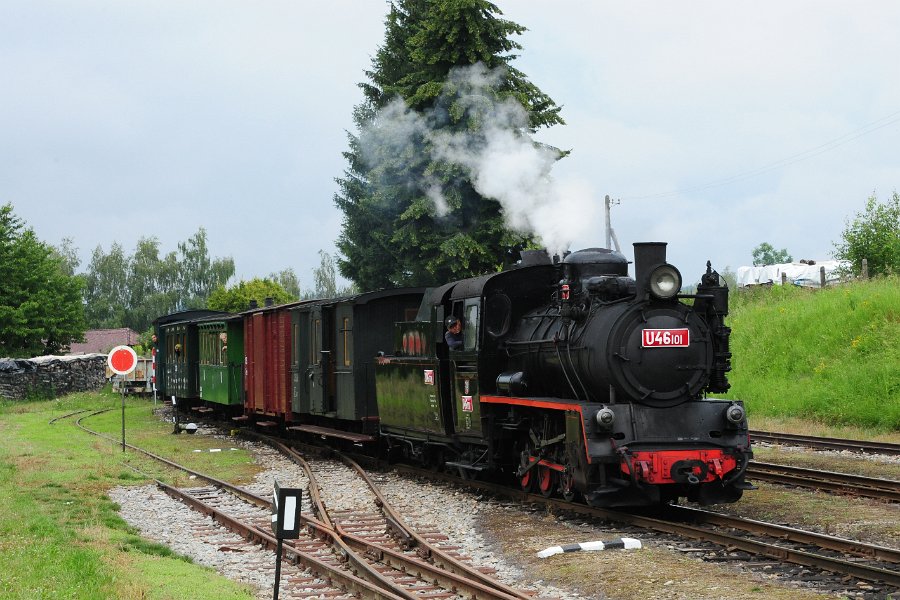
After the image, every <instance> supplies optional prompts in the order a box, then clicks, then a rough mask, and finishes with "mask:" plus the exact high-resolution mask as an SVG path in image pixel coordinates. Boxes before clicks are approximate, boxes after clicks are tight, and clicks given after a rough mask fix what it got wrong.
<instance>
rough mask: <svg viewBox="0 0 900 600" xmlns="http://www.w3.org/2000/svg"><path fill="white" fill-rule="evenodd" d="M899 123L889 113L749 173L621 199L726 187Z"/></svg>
mask: <svg viewBox="0 0 900 600" xmlns="http://www.w3.org/2000/svg"><path fill="white" fill-rule="evenodd" d="M898 121H900V111H897V112H894V113H891V114H889V115H887V116H886V117H882V118H880V119H878V120H876V121H872V122H871V123H869V124H867V125H863V126H862V127H860V128H858V129H854V130H853V131H851V132H849V133H845V134H844V135H842V136H840V137H836V138H834V139H832V140H829V141H827V142H825V143H824V144H820V145H818V146H816V147H815V148H810V149H809V150H804V151H803V152H798V153H797V154H792V155H791V156H787V157H785V158H782V159H780V160H777V161H775V162H772V163H769V164H767V165H764V166H762V167H759V168H756V169H751V170H749V171H744V172H742V173H738V174H736V175H732V176H730V177H726V178H724V179H718V180H715V181H711V182H709V183H705V184H702V185H696V186H691V187H687V188H682V189H678V190H671V191H668V192H660V193H658V194H647V195H644V196H626V197H624V198H623V199H625V200H648V199H653V198H666V197H669V196H677V195H680V194H685V193H688V192H698V191H702V190H707V189H710V188H714V187H719V186H723V185H728V184H730V183H735V182H737V181H742V180H744V179H750V178H753V177H757V176H759V175H762V174H764V173H768V172H769V171H774V170H777V169H781V168H784V167H787V166H788V165H792V164H794V163H798V162H801V161H804V160H808V159H810V158H813V157H815V156H818V155H820V154H824V153H825V152H828V151H830V150H834V149H835V148H837V147H839V146H843V145H844V144H847V143H849V142H852V141H853V140H855V139H858V138H861V137H863V136H864V135H868V134H870V133H872V132H875V131H878V130H879V129H883V128H885V127H887V126H889V125H893V124H894V123H897V122H898Z"/></svg>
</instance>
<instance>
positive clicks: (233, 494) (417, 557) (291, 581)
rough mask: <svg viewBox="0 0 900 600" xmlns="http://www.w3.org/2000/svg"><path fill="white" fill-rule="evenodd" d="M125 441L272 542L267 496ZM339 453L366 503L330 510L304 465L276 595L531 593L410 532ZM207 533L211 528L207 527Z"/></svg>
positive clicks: (195, 499) (252, 537) (491, 597)
mask: <svg viewBox="0 0 900 600" xmlns="http://www.w3.org/2000/svg"><path fill="white" fill-rule="evenodd" d="M94 414H98V413H91V414H90V415H86V416H85V417H82V418H80V419H78V420H77V421H76V424H77V425H78V426H79V427H81V428H82V429H84V430H85V431H87V432H89V433H91V434H94V435H98V436H100V437H103V438H106V439H109V440H110V441H111V442H114V443H118V441H117V440H115V439H113V438H112V437H110V436H107V435H104V434H101V433H99V432H96V431H93V430H91V429H89V428H87V427H86V426H85V425H84V424H83V423H82V420H83V419H84V418H87V417H89V416H93V415H94ZM127 447H128V448H130V449H132V450H134V451H137V452H140V453H142V454H144V455H146V456H148V457H151V458H153V459H154V460H157V461H160V462H161V463H163V464H166V465H168V466H169V467H171V468H174V469H178V470H181V471H184V472H186V473H189V474H191V475H192V476H193V477H195V478H198V479H200V480H202V481H203V482H204V484H203V485H201V486H194V487H190V488H176V487H173V486H170V485H167V484H165V483H163V482H161V481H157V482H156V484H157V486H158V488H159V489H161V490H163V491H165V492H166V493H167V494H169V495H170V496H172V497H173V498H176V499H178V500H179V501H181V502H184V503H185V504H187V505H188V506H190V507H192V508H193V509H194V510H196V511H199V512H200V513H202V514H204V515H207V516H209V517H211V518H212V519H213V520H214V521H216V522H217V523H219V524H220V525H222V526H223V527H226V528H227V529H229V530H231V531H233V532H235V533H237V534H239V535H240V536H241V537H242V538H244V539H245V540H248V541H251V542H253V543H255V544H258V545H261V546H262V547H264V548H266V549H268V550H274V549H275V547H276V544H277V540H276V539H275V537H274V536H273V535H272V534H271V532H270V525H271V502H270V501H269V500H268V499H266V498H262V497H260V496H258V495H256V494H253V493H251V492H249V491H247V490H245V489H243V488H240V487H237V486H233V485H231V484H229V483H228V482H225V481H221V480H218V479H216V478H213V477H210V476H208V475H205V474H202V473H199V472H196V471H193V470H191V469H189V468H186V467H184V466H182V465H179V464H177V463H175V462H173V461H170V460H168V459H166V458H164V457H161V456H157V455H155V454H153V453H151V452H148V451H146V450H143V449H141V448H138V447H136V446H133V445H130V444H127ZM283 451H284V452H285V453H286V454H287V455H288V456H289V458H291V459H292V460H294V461H295V462H297V464H300V465H301V466H304V464H305V463H306V461H305V460H304V459H303V458H302V457H301V456H299V455H298V454H297V453H296V452H294V451H293V450H291V449H290V448H288V447H286V446H284V447H283ZM345 460H347V462H348V464H350V465H351V468H352V469H353V470H354V471H356V472H357V473H358V474H359V476H360V477H361V478H363V480H364V481H366V485H367V486H369V487H370V489H371V490H372V506H373V509H372V510H362V511H360V510H351V511H335V510H333V509H330V508H329V507H328V506H327V505H326V503H325V502H324V501H323V500H322V498H321V494H320V489H319V487H320V486H319V484H318V483H317V480H316V476H315V474H314V471H313V469H312V468H311V467H309V465H308V464H305V466H304V469H305V471H306V473H307V477H308V478H309V479H308V480H309V486H308V496H309V500H310V503H309V505H310V506H312V507H313V512H314V516H311V515H308V514H306V515H304V514H301V520H302V523H303V527H302V530H303V536H302V537H301V539H299V540H291V541H286V542H285V545H284V554H283V559H284V562H283V567H282V568H283V569H284V574H283V577H282V580H281V581H282V584H281V586H280V592H281V597H284V598H313V597H351V596H355V597H364V598H378V599H390V600H394V599H397V598H400V599H406V600H412V599H417V598H429V599H432V598H433V599H441V598H457V597H461V596H467V597H477V598H485V599H488V600H525V599H527V598H530V597H531V595H530V594H528V593H525V592H522V591H519V590H515V589H513V588H510V587H508V586H505V585H504V584H502V583H501V582H499V581H497V580H494V579H492V578H490V577H489V576H488V575H487V574H485V573H484V572H483V571H481V570H479V569H477V568H474V567H473V566H471V565H470V564H467V563H466V561H465V560H463V559H462V558H461V557H458V556H454V555H453V550H454V549H453V548H448V547H447V546H446V545H443V547H442V544H441V542H443V541H445V540H446V537H445V536H441V535H440V534H439V533H438V532H432V533H431V534H429V535H422V534H419V533H416V532H414V531H412V530H411V529H410V528H408V527H407V526H406V525H405V524H404V523H403V521H402V519H401V518H400V517H399V515H398V514H396V512H395V511H393V510H392V509H391V508H390V505H389V503H387V501H386V500H385V498H384V497H383V495H381V494H380V492H378V491H377V486H375V485H374V483H372V482H371V480H370V479H369V478H368V477H367V476H365V475H364V472H363V471H362V469H361V468H359V467H358V466H353V463H352V461H350V460H349V459H345ZM379 507H380V510H378V508H379ZM206 533H208V534H209V535H216V534H217V532H216V531H214V530H211V529H210V530H209V531H208V532H206ZM204 535H205V534H204ZM265 568H268V567H265ZM271 569H272V571H274V555H272V556H271Z"/></svg>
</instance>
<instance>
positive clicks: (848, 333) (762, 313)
mask: <svg viewBox="0 0 900 600" xmlns="http://www.w3.org/2000/svg"><path fill="white" fill-rule="evenodd" d="M731 298H732V303H731V304H732V311H731V315H730V317H729V319H728V324H729V326H730V327H731V328H732V329H733V334H732V338H731V339H732V346H731V350H732V353H733V355H734V358H733V360H732V366H733V370H732V372H731V374H730V376H729V380H730V381H731V384H732V388H731V390H730V391H729V393H728V394H727V396H728V397H734V398H739V399H742V400H744V402H745V403H746V405H747V410H748V414H749V415H750V418H751V425H752V424H753V422H752V420H753V417H754V415H761V416H766V417H776V418H800V419H806V420H811V421H818V422H822V423H825V424H829V425H853V426H858V427H863V428H872V429H874V430H875V431H897V430H900V279H898V278H897V277H892V278H885V279H878V280H874V281H867V282H859V283H853V284H850V285H845V286H841V287H834V288H827V289H824V290H807V289H802V288H797V287H794V286H775V287H772V288H763V289H756V290H752V291H749V292H741V293H737V294H732V297H731Z"/></svg>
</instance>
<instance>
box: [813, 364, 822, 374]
mask: <svg viewBox="0 0 900 600" xmlns="http://www.w3.org/2000/svg"><path fill="white" fill-rule="evenodd" d="M813 371H815V373H816V375H821V374H822V373H824V372H825V361H824V360H822V361H819V364H818V366H816V367H814V368H813Z"/></svg>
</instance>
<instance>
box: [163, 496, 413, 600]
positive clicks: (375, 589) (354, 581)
mask: <svg viewBox="0 0 900 600" xmlns="http://www.w3.org/2000/svg"><path fill="white" fill-rule="evenodd" d="M156 485H157V486H158V487H159V488H160V489H161V490H163V491H165V492H166V493H167V494H168V495H169V496H171V497H173V498H175V499H177V500H181V501H182V502H184V503H185V504H187V505H188V506H190V507H192V508H193V509H194V510H196V511H198V512H200V513H202V514H204V515H207V516H209V517H211V518H212V519H213V520H214V521H216V522H217V523H220V524H221V525H223V526H224V527H226V528H227V529H229V530H231V531H233V532H235V533H237V534H239V535H241V537H243V538H244V539H249V540H252V541H255V542H256V543H258V544H260V545H262V546H263V547H264V548H266V549H268V550H275V549H276V548H277V545H278V540H277V539H276V538H275V537H274V536H273V535H271V534H270V533H266V532H265V531H263V530H261V529H259V528H257V527H253V526H252V525H247V524H245V523H242V522H241V521H240V520H238V519H235V518H234V517H232V516H230V515H228V514H227V513H225V512H222V511H220V510H218V509H216V508H213V507H212V506H209V505H208V504H206V503H205V502H203V501H201V500H199V499H197V498H195V497H193V496H192V495H190V494H189V493H187V492H185V491H184V490H180V489H178V488H175V487H172V486H170V485H167V484H165V483H163V482H161V481H159V480H157V481H156ZM291 557H293V558H294V560H296V561H297V562H299V563H301V564H302V565H303V566H304V567H306V568H308V569H309V570H310V571H312V572H314V573H315V574H316V575H319V576H320V577H323V578H326V579H329V580H330V581H332V582H337V583H338V584H339V585H340V587H343V588H345V589H346V590H348V591H352V592H354V593H356V594H359V595H361V596H362V597H364V598H378V599H379V600H401V599H407V600H415V596H414V595H411V594H403V595H399V594H395V593H392V592H391V591H390V590H388V589H384V588H382V587H381V586H379V585H376V584H373V583H370V582H369V581H367V580H365V579H363V578H360V577H357V576H356V575H351V574H350V573H348V572H347V571H345V570H344V569H340V568H336V567H333V566H331V565H329V564H328V563H326V562H323V561H321V560H319V559H317V558H316V557H314V556H311V555H309V554H307V553H305V552H302V551H300V550H297V549H296V548H295V547H294V546H293V545H291V544H286V545H285V546H284V549H283V550H282V560H284V561H290V559H291ZM391 587H393V586H391Z"/></svg>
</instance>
